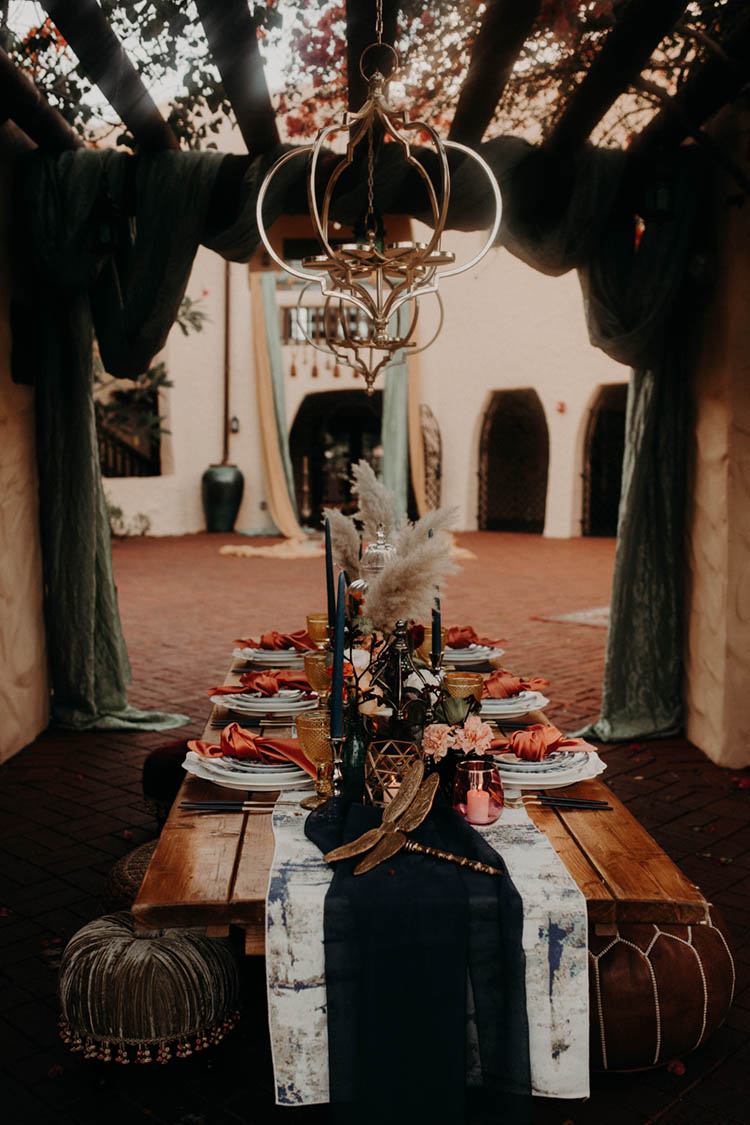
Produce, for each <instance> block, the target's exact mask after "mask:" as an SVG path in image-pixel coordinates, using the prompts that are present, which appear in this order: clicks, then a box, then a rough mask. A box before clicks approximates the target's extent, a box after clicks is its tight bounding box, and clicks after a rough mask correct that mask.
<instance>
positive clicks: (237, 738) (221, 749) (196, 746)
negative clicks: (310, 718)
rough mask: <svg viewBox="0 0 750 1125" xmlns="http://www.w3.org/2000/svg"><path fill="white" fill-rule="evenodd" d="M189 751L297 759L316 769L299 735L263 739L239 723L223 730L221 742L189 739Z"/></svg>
mask: <svg viewBox="0 0 750 1125" xmlns="http://www.w3.org/2000/svg"><path fill="white" fill-rule="evenodd" d="M188 750H192V751H193V753H194V754H200V756H201V757H202V758H236V759H237V760H238V761H240V762H294V764H295V765H296V766H300V767H301V768H302V769H303V770H305V772H306V773H309V774H310V776H311V777H315V776H316V772H317V771H316V769H315V766H313V765H312V764H311V763H310V762H309V761H308V760H307V758H306V757H305V755H304V754H303V753H302V748H301V747H300V744H299V742H298V741H297V739H296V738H263V737H262V736H261V735H255V734H251V733H250V731H249V730H245V728H244V727H241V726H240V724H239V723H230V724H229V726H228V727H224V729H223V730H222V732H221V745H219V746H217V745H216V744H215V743H213V742H199V741H191V742H188Z"/></svg>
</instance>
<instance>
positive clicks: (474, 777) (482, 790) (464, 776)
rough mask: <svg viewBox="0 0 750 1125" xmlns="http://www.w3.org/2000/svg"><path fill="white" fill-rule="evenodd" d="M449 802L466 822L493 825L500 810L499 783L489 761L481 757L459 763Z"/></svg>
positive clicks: (496, 773)
mask: <svg viewBox="0 0 750 1125" xmlns="http://www.w3.org/2000/svg"><path fill="white" fill-rule="evenodd" d="M451 803H452V805H453V808H454V809H455V810H456V812H459V813H460V814H461V816H462V817H463V818H464V820H467V821H468V822H469V824H477V825H482V824H494V823H495V821H496V820H497V819H498V817H499V816H500V814H501V813H502V811H503V783H502V781H501V780H500V774H499V772H498V770H497V769H496V768H495V766H494V765H493V764H492V762H487V761H485V759H484V758H469V759H464V761H462V762H459V763H458V765H457V766H456V777H455V780H454V782H453V796H452V802H451Z"/></svg>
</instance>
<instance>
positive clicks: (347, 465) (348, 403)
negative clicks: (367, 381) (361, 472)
mask: <svg viewBox="0 0 750 1125" xmlns="http://www.w3.org/2000/svg"><path fill="white" fill-rule="evenodd" d="M382 409H383V393H382V391H375V392H374V394H372V395H371V396H369V397H368V395H366V394H365V392H364V391H354V390H352V391H320V392H318V393H317V394H312V395H306V396H305V398H304V399H303V400H302V402H301V404H300V407H299V410H298V411H297V416H296V418H295V419H294V423H293V425H292V429H291V433H290V435H289V450H290V454H291V458H292V470H293V472H294V488H295V493H296V496H297V506H298V508H299V513H300V518H301V520H302V523H303V524H305V525H306V526H308V527H318V526H319V525H320V513H321V510H322V509H323V508H340V509H341V510H342V511H343V512H345V513H346V514H347V515H350V514H351V513H352V512H354V511H355V510H356V507H357V505H356V502H355V501H354V500H353V499H352V497H351V492H350V484H349V480H350V477H351V467H352V464H353V463H354V462H356V461H359V459H360V458H361V457H364V458H365V459H366V460H367V461H369V462H370V464H371V465H372V467H373V469H374V470H375V471H376V472H378V471H379V468H380V460H381V457H382V449H381V446H380V423H381V416H382Z"/></svg>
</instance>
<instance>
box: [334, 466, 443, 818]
mask: <svg viewBox="0 0 750 1125" xmlns="http://www.w3.org/2000/svg"><path fill="white" fill-rule="evenodd" d="M352 475H353V487H352V491H353V492H354V494H355V495H356V497H357V501H358V508H357V511H356V512H355V514H354V516H352V517H347V516H344V515H343V514H342V513H341V512H339V511H338V510H336V509H326V511H325V513H324V515H325V517H326V519H327V520H328V523H329V527H330V533H331V547H332V553H333V559H334V561H335V562H336V563H337V565H338V566H339V567H340V568H341V570H343V572H344V574H345V577H346V581H347V585H348V593H349V596H348V599H347V610H348V612H347V630H346V633H347V640H346V645H347V659H348V661H349V663H350V665H351V670H352V674H351V676H350V678H349V680H348V689H347V711H348V712H349V713H350V714H351V713H352V711H353V710H354V709H355V708H356V710H357V711H358V712H359V714H360V715H363V720H362V721H363V725H364V732H365V746H366V751H367V744H368V743H378V744H379V745H380V744H382V745H385V744H386V743H388V754H389V755H390V757H389V759H388V760H389V761H390V760H392V759H394V755H395V758H397V759H398V760H401V759H402V758H403V759H404V760H406V759H407V758H408V756H409V755H405V751H404V749H403V748H404V746H410V747H411V748H412V753H413V754H414V755H416V754H417V753H419V752H420V750H421V746H422V740H423V733H424V728H425V726H429V725H430V724H431V723H433V722H434V718H435V708H436V707H437V706H438V705H439V703H440V701H441V699H442V689H441V684H440V678H439V676H438V675H436V671H435V670H430V669H428V668H427V667H426V666H425V664H424V663H423V662H422V661H420V660H419V659H418V658H417V657H416V656H415V647H418V645H415V641H416V640H417V639H419V640H421V639H422V638H423V631H422V633H421V635H420V632H419V627H420V622H422V621H425V620H427V621H429V620H430V618H431V616H432V614H433V610H434V608H435V604H436V590H437V588H438V586H439V584H440V582H441V580H442V579H443V578H444V577H445V576H446V575H447V574H449V573H451V572H452V571H453V570H454V569H455V564H454V563H453V560H452V559H451V555H450V540H449V538H448V536H447V535H446V531H447V529H448V528H449V527H450V525H451V523H452V521H453V519H454V518H455V511H454V510H452V509H447V508H439V509H435V510H433V511H430V512H428V513H427V514H426V515H424V516H423V517H422V518H421V519H419V520H417V521H416V522H411V521H410V520H408V519H406V518H405V517H404V518H402V519H400V520H398V519H397V518H396V515H395V508H394V501H395V497H394V495H393V493H392V492H390V491H389V490H388V489H387V488H385V486H384V485H383V484H381V482H380V481H378V479H377V477H376V476H375V474H374V472H373V471H372V469H371V468H370V466H369V464H368V463H367V462H366V461H360V462H359V463H358V464H357V465H355V466H354V469H353V474H352ZM394 745H395V746H396V750H395V751H394ZM371 764H372V763H371ZM387 780H388V779H387V778H386V782H387ZM387 789H388V785H387V784H379V787H378V792H380V793H381V795H382V794H383V793H384V792H385V791H386V790H387ZM383 799H387V798H385V797H384V798H383Z"/></svg>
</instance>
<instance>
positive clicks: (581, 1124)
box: [0, 533, 750, 1125]
mask: <svg viewBox="0 0 750 1125" xmlns="http://www.w3.org/2000/svg"><path fill="white" fill-rule="evenodd" d="M225 541H234V542H239V543H245V544H247V543H248V542H253V543H254V542H257V541H255V540H252V541H249V540H247V539H243V538H242V537H239V536H236V537H224V536H209V535H195V536H185V537H180V538H169V539H161V540H150V539H140V540H126V541H123V542H119V543H116V544H115V545H114V558H115V570H116V575H117V582H118V588H119V595H120V605H121V611H122V618H123V624H124V629H125V634H126V637H127V640H128V644H129V647H130V654H131V659H132V665H133V687H132V690H131V694H130V699H131V702H132V703H134V704H135V705H137V706H141V707H148V708H160V709H164V710H169V711H183V712H185V713H187V714H189V715H190V716H191V723H190V726H189V727H185V728H183V731H179V732H175V733H174V734H172V733H171V732H169V733H167V734H166V735H165V734H140V735H130V734H128V735H125V734H118V733H109V732H107V733H104V732H91V733H89V734H85V735H79V734H71V733H66V732H59V731H48V732H46V733H45V734H44V735H43V736H42V737H40V738H39V739H38V740H37V741H36V742H35V743H34V744H33V745H32V746H30V747H28V748H27V749H26V750H24V751H23V752H21V753H20V754H18V755H17V756H16V757H15V758H13V759H12V760H11V761H10V762H8V763H7V764H6V765H5V766H3V767H2V769H0V808H2V811H3V817H2V822H0V849H1V850H2V866H1V868H0V872H1V879H2V882H1V889H0V950H1V951H2V959H1V962H0V964H1V971H0V1004H1V1006H0V1032H1V1035H2V1038H1V1039H0V1063H1V1064H2V1068H3V1070H4V1074H5V1078H4V1083H3V1086H2V1091H3V1096H2V1106H3V1111H4V1112H3V1118H4V1120H6V1121H9V1122H11V1123H12V1125H45V1123H47V1122H50V1123H53V1122H54V1123H56V1125H59V1123H63V1122H73V1123H80V1125H101V1123H102V1122H105V1121H106V1122H107V1125H118V1123H120V1122H122V1123H123V1125H132V1123H139V1122H144V1123H145V1122H150V1123H157V1125H159V1123H165V1125H167V1123H169V1125H173V1123H174V1125H177V1123H181V1125H224V1123H227V1125H229V1123H235V1125H236V1123H241V1122H263V1121H266V1120H279V1121H285V1122H287V1123H288V1122H292V1125H293V1122H295V1121H300V1122H302V1121H326V1120H327V1119H328V1114H327V1110H326V1108H325V1107H322V1108H319V1109H313V1110H276V1109H275V1108H274V1107H273V1099H272V1093H271V1085H270V1068H269V1058H268V1047H267V1043H266V1041H265V1014H264V1011H263V1004H264V998H263V981H262V975H261V972H259V970H260V969H261V966H259V965H258V964H257V963H254V962H249V963H247V964H246V976H247V980H246V988H247V996H248V1002H247V1009H246V1010H247V1015H246V1018H245V1019H244V1021H243V1023H242V1025H241V1027H240V1029H239V1030H238V1031H237V1032H235V1034H234V1035H233V1036H230V1037H229V1038H228V1039H227V1040H226V1042H225V1043H224V1044H222V1045H221V1046H220V1047H219V1048H217V1049H216V1050H214V1051H213V1052H206V1054H205V1055H198V1056H195V1057H193V1058H191V1059H188V1060H186V1061H185V1062H183V1063H175V1064H173V1065H170V1066H168V1067H164V1068H163V1067H157V1066H156V1065H152V1066H145V1067H135V1066H130V1067H115V1066H110V1067H109V1068H107V1067H103V1068H102V1067H100V1066H98V1065H96V1064H87V1063H83V1062H82V1061H81V1060H80V1056H76V1055H71V1054H69V1053H68V1052H67V1051H66V1049H65V1048H63V1047H62V1046H61V1045H60V1044H59V1042H58V1040H57V1035H56V1018H57V1006H56V999H55V970H56V964H57V961H58V959H59V954H60V950H61V948H62V946H63V945H64V943H65V941H66V940H67V939H68V938H69V937H70V935H71V934H72V933H73V932H74V931H75V930H76V929H78V928H79V927H80V926H81V925H82V924H83V923H84V922H86V921H88V920H90V919H91V918H93V917H95V916H97V914H98V913H100V910H99V897H100V894H101V891H102V886H103V882H104V877H105V875H106V872H107V871H108V869H109V868H110V866H111V865H112V863H113V862H114V860H115V859H116V858H117V857H119V856H121V855H123V854H125V853H126V852H127V851H129V850H130V849H131V848H132V847H134V846H135V845H136V844H138V843H141V842H142V841H145V840H147V839H149V838H151V837H152V836H153V835H154V832H155V826H154V823H153V821H152V820H151V818H150V817H149V816H148V815H147V814H146V813H145V811H144V810H143V806H142V803H141V790H140V770H141V764H142V761H143V758H144V757H145V755H146V753H147V752H148V750H149V749H151V748H152V747H154V746H157V745H159V744H161V743H162V742H165V741H169V740H170V739H172V738H174V737H178V736H179V735H181V734H184V735H185V736H186V737H187V736H191V735H195V734H197V733H198V732H199V731H200V729H201V728H202V725H203V722H204V719H205V715H206V711H207V699H206V695H205V689H206V688H207V687H209V686H211V684H213V683H219V682H221V680H222V679H223V676H224V673H225V671H226V668H227V665H228V662H229V658H230V654H231V647H232V643H231V642H232V639H233V638H234V637H235V636H240V635H242V634H246V633H251V632H253V631H254V630H258V629H263V628H266V627H270V626H273V627H277V628H296V627H299V625H300V624H302V622H303V620H304V614H305V613H306V612H309V611H311V610H313V609H318V608H322V597H321V595H322V589H323V587H322V565H321V564H320V563H318V562H317V561H315V560H313V561H310V560H297V561H288V562H286V561H285V562H277V561H271V560H267V559H235V558H226V557H222V556H220V555H219V554H218V548H219V546H220V544H221V543H223V542H225ZM459 541H460V544H461V545H462V546H465V547H468V548H470V549H471V550H473V551H474V552H475V553H476V554H477V556H478V557H477V560H476V561H468V562H466V563H464V565H463V569H462V570H461V572H460V573H459V574H458V575H456V576H454V577H453V578H451V579H450V581H449V582H448V583H446V588H445V590H444V591H443V604H444V610H445V617H446V620H447V621H448V623H449V624H450V623H455V624H464V623H471V624H476V625H477V626H481V627H482V628H483V629H484V630H486V631H487V633H488V634H490V635H496V636H502V637H505V638H507V644H506V645H505V647H506V650H507V665H508V666H509V667H510V668H511V669H513V670H516V671H523V672H530V673H535V674H540V675H544V676H546V677H547V678H548V679H549V680H550V683H551V688H550V696H551V698H552V704H551V705H550V707H549V709H548V711H549V715H550V717H551V718H552V720H553V721H555V722H556V723H557V724H558V725H559V726H561V727H563V728H565V729H568V730H572V729H575V728H576V727H578V726H580V725H581V724H582V723H583V722H585V721H586V720H587V719H590V718H592V717H594V716H595V715H596V714H597V710H598V702H599V684H600V681H601V674H602V667H603V653H604V638H605V631H604V629H602V628H597V627H595V626H590V625H577V624H564V625H563V624H559V623H555V622H549V621H542V620H539V618H540V617H548V616H555V615H558V614H562V613H571V612H575V611H580V610H586V609H592V608H596V607H600V606H604V605H606V604H607V601H608V598H609V586H610V579H611V568H612V560H613V554H614V550H613V548H614V544H613V543H612V541H611V540H596V539H588V540H544V539H540V538H537V537H527V536H523V535H505V534H499V533H498V534H494V533H483V534H479V533H476V534H467V535H462V536H460V537H459ZM604 752H605V754H606V757H607V762H608V771H607V780H608V782H609V783H610V784H611V785H612V788H613V789H614V790H615V791H616V792H617V794H618V795H619V796H620V797H622V798H623V799H624V800H625V801H626V802H627V803H628V805H629V807H630V808H631V809H632V810H633V812H634V813H635V814H636V815H637V816H638V817H639V819H640V820H641V821H642V823H643V824H644V825H645V826H646V827H647V828H648V829H649V831H650V832H652V834H653V835H654V836H655V837H656V838H657V840H658V841H659V842H660V843H661V844H662V846H663V847H664V848H665V849H666V851H667V852H668V853H669V854H670V855H671V856H672V857H673V858H674V859H675V860H676V861H677V862H678V863H679V864H680V866H681V867H682V869H683V870H684V871H685V873H686V874H687V875H688V876H689V877H691V878H692V879H694V880H695V881H696V882H697V883H699V884H700V886H701V887H702V889H703V891H704V893H705V894H706V895H707V896H708V897H709V898H711V899H712V901H714V902H715V903H716V904H717V905H718V906H719V908H720V909H721V910H722V913H723V914H724V917H725V919H726V921H727V923H728V924H729V925H730V927H731V929H732V933H733V936H734V939H735V946H736V951H737V962H738V964H737V967H738V977H739V979H738V992H737V999H736V1001H735V1004H734V1007H733V1009H732V1011H731V1013H730V1016H729V1018H728V1020H727V1022H726V1024H725V1025H724V1027H722V1028H721V1029H720V1030H719V1031H718V1032H717V1033H716V1034H715V1035H714V1036H713V1038H712V1039H710V1040H709V1042H708V1043H706V1044H705V1045H704V1046H703V1047H701V1048H700V1049H699V1050H698V1051H696V1052H694V1053H693V1054H691V1055H688V1056H686V1058H685V1059H684V1060H683V1061H684V1067H685V1070H684V1073H683V1074H677V1073H674V1072H670V1071H667V1070H664V1069H662V1070H658V1071H652V1072H646V1073H644V1074H638V1075H631V1076H613V1075H610V1076H599V1077H595V1078H594V1081H593V1092H592V1097H591V1099H590V1100H589V1101H588V1102H587V1103H585V1104H582V1103H578V1102H572V1103H568V1102H551V1103H550V1102H542V1101H540V1100H536V1101H535V1106H534V1118H535V1122H537V1123H538V1125H564V1123H575V1125H593V1123H594V1122H597V1123H598V1122H601V1121H603V1120H606V1121H607V1123H608V1125H619V1123H623V1125H637V1123H646V1122H656V1121H659V1122H667V1123H669V1125H678V1123H680V1125H703V1123H705V1125H740V1123H747V1122H748V1121H750V1111H749V1110H748V1106H750V1098H749V1097H748V1073H749V1072H750V989H749V988H748V977H749V975H750V916H749V914H748V904H749V903H750V833H749V832H748V827H747V821H748V807H749V804H750V790H749V789H745V790H741V789H739V788H738V787H737V786H736V785H734V784H733V778H734V777H735V776H736V774H734V773H731V772H729V771H724V770H719V769H718V768H716V767H715V766H713V765H712V764H711V763H709V762H708V761H707V760H706V759H705V758H704V757H703V755H701V754H700V753H699V752H698V751H696V750H695V749H694V748H693V747H691V746H690V745H689V744H688V743H686V742H684V741H677V740H674V741H670V742H659V743H651V744H649V745H647V746H645V747H642V748H635V747H632V746H616V747H609V748H606V749H605V751H604ZM747 773H748V771H745V774H746V775H747ZM401 1048H402V1049H408V1044H403V1045H401ZM678 1069H679V1068H678ZM497 1120H502V1116H501V1114H498V1117H497ZM436 1125H443V1123H436ZM445 1125H449V1123H445ZM450 1125H452V1123H450Z"/></svg>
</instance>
